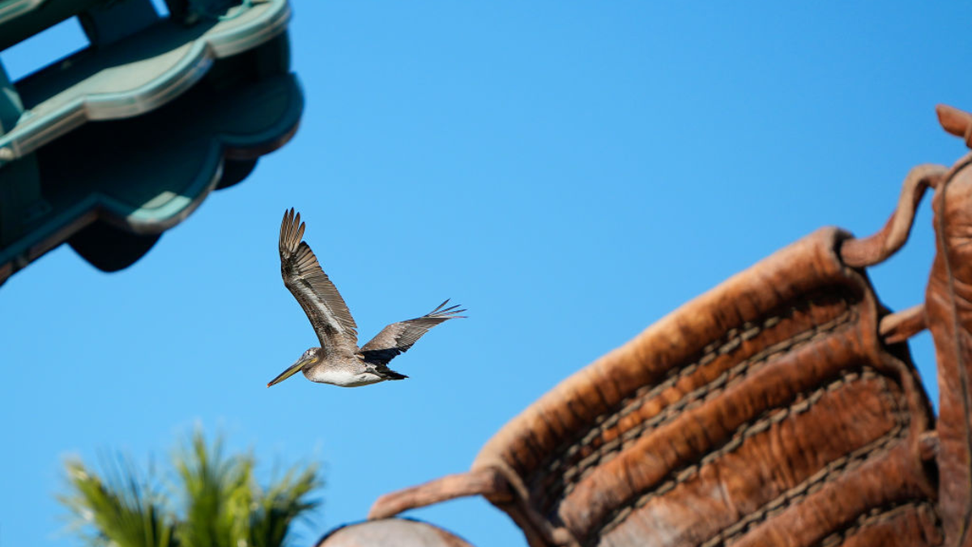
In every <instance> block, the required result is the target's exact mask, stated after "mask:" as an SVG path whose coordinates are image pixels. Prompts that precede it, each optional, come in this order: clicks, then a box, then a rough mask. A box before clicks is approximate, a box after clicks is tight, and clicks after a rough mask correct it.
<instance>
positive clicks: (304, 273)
mask: <svg viewBox="0 0 972 547" xmlns="http://www.w3.org/2000/svg"><path fill="white" fill-rule="evenodd" d="M303 237H304V223H303V222H301V221H300V213H297V215H296V216H294V210H293V208H291V209H290V210H289V211H287V212H286V213H284V217H283V222H282V223H281V224H280V245H279V247H280V274H281V275H282V276H283V280H284V285H286V286H287V288H288V289H290V292H291V293H293V295H294V298H296V299H297V302H300V307H301V308H304V313H306V314H307V318H308V319H310V322H311V325H312V326H313V327H314V331H315V332H317V338H318V339H319V340H320V341H321V347H323V348H325V350H328V349H331V348H334V347H335V345H338V344H341V343H350V344H352V346H353V347H354V348H357V346H358V326H357V325H355V324H354V318H353V317H351V312H350V311H348V305H347V304H345V303H344V299H343V298H341V293H339V292H338V290H337V288H336V287H335V286H334V283H331V280H330V279H328V278H327V274H325V273H324V270H322V269H321V265H320V264H319V263H318V262H317V257H316V256H314V252H313V251H311V248H310V246H308V245H307V244H306V243H304V242H303V241H301V239H302V238H303Z"/></svg>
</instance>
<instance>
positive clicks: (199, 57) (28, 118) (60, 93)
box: [0, 0, 290, 162]
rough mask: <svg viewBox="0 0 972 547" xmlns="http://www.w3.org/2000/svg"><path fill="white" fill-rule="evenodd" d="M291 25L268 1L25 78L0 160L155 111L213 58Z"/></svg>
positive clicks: (285, 12) (166, 25)
mask: <svg viewBox="0 0 972 547" xmlns="http://www.w3.org/2000/svg"><path fill="white" fill-rule="evenodd" d="M289 19H290V7H289V5H288V4H287V2H286V1H285V0H267V1H265V2H261V3H254V4H252V5H242V6H237V7H234V8H231V10H230V11H229V12H228V13H227V14H226V16H224V17H222V18H219V19H214V20H210V21H202V22H199V23H197V24H195V25H192V26H188V27H187V26H184V25H181V24H179V23H176V22H173V21H169V20H164V21H160V22H159V23H157V24H155V25H153V26H152V27H151V28H149V29H147V30H145V31H143V32H140V33H138V34H136V35H134V36H131V37H129V38H126V39H124V40H120V41H118V42H115V43H113V44H111V45H109V46H108V47H104V48H96V49H89V50H85V51H81V52H79V53H77V54H75V55H73V56H71V57H69V58H68V59H65V60H63V61H61V62H59V63H57V64H55V65H52V66H50V67H48V68H46V69H44V70H42V71H40V72H38V73H36V74H34V75H32V76H29V77H27V78H25V79H23V80H21V81H19V82H17V83H16V84H15V87H16V90H17V92H18V93H19V95H20V99H21V102H22V103H23V107H24V113H23V115H22V116H21V118H20V120H19V121H18V123H17V124H16V125H15V126H14V127H13V128H12V129H11V131H9V132H8V133H6V134H4V135H0V162H9V161H13V160H15V159H18V158H23V157H25V156H27V155H28V154H30V153H31V152H33V151H34V150H37V149H38V148H40V147H42V146H44V144H46V143H48V142H51V141H52V140H54V139H56V138H58V137H60V136H61V135H64V134H66V133H68V132H70V131H72V130H73V129H75V128H77V127H79V126H81V125H83V124H85V123H88V122H91V121H95V120H112V119H119V118H128V117H132V116H138V115H141V114H144V113H146V112H150V111H152V110H154V109H156V108H159V107H160V106H162V105H164V104H166V103H168V102H169V101H172V100H173V99H175V98H176V97H178V96H179V95H181V94H182V93H185V92H186V91H187V90H188V89H190V88H191V87H192V86H193V85H194V84H195V83H196V82H198V81H199V80H200V79H201V78H202V77H203V76H205V75H206V74H207V73H208V72H209V70H210V69H211V68H212V66H213V65H214V63H215V62H216V61H218V60H219V59H223V58H227V57H231V56H234V55H237V54H239V53H242V52H244V51H248V50H250V49H253V48H256V47H258V46H260V45H261V44H263V43H266V42H267V41H269V40H272V39H273V38H274V37H276V36H278V35H280V34H281V33H282V32H284V31H285V30H286V28H287V23H288V21H289Z"/></svg>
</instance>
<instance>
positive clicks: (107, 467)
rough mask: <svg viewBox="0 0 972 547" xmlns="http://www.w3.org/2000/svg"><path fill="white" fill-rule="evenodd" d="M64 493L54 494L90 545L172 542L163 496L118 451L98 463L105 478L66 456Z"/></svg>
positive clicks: (165, 545) (146, 546)
mask: <svg viewBox="0 0 972 547" xmlns="http://www.w3.org/2000/svg"><path fill="white" fill-rule="evenodd" d="M66 466H67V475H68V476H67V479H68V484H69V493H68V494H66V495H63V496H60V497H59V499H60V501H61V503H63V504H64V505H65V506H66V507H68V509H70V510H71V512H72V513H73V514H74V516H75V518H76V522H75V527H76V528H79V529H80V530H81V533H82V535H83V536H84V537H85V539H86V540H87V542H88V543H89V544H91V545H96V546H103V545H109V544H114V545H117V546H119V547H176V546H177V545H178V541H177V540H176V538H175V537H174V533H173V532H174V530H175V524H174V519H173V518H172V516H171V515H170V514H168V512H167V511H166V510H165V499H164V498H163V497H162V496H161V495H160V494H159V493H158V492H157V491H155V489H154V488H153V487H152V485H151V484H150V482H149V480H148V478H147V477H143V476H142V475H141V474H140V473H139V472H138V470H137V469H136V468H135V466H134V465H132V463H131V462H130V461H129V460H128V459H126V458H122V457H119V458H118V459H117V460H115V461H108V460H107V459H106V460H105V461H104V463H103V464H102V468H103V473H104V476H105V478H104V479H103V478H101V477H100V476H99V475H98V474H97V473H95V472H93V471H92V470H90V469H88V468H87V467H85V465H84V464H83V463H81V462H80V461H76V460H75V461H69V462H67V464H66Z"/></svg>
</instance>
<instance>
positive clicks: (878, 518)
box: [817, 500, 941, 547]
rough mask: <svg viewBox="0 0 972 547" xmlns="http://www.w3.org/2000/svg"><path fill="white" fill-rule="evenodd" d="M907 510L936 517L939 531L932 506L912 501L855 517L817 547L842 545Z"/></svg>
mask: <svg viewBox="0 0 972 547" xmlns="http://www.w3.org/2000/svg"><path fill="white" fill-rule="evenodd" d="M908 509H911V510H913V511H915V512H919V513H920V512H921V511H922V510H926V511H928V512H929V513H930V514H931V515H932V516H935V517H936V518H935V528H936V529H938V530H939V531H940V530H941V522H940V521H939V520H938V518H937V515H936V514H935V510H934V507H933V506H932V504H930V503H928V502H927V501H925V500H912V501H907V502H903V503H893V504H890V505H886V506H884V507H877V508H874V509H871V510H870V511H868V512H867V513H863V514H861V515H860V516H859V517H857V520H855V521H854V522H853V523H851V524H850V525H849V526H848V527H846V528H844V529H843V530H840V531H837V532H834V533H832V534H830V535H829V536H827V537H825V538H823V539H822V540H821V541H820V542H819V543H818V544H817V545H818V546H819V547H835V546H837V545H842V544H843V543H844V542H845V541H847V540H848V539H850V538H852V537H854V536H856V535H857V534H859V533H861V532H863V531H864V530H866V529H867V528H869V527H871V526H874V525H877V524H883V523H884V522H887V521H890V520H893V519H895V518H897V517H898V516H899V515H901V514H902V513H905V512H906V511H907V510H908Z"/></svg>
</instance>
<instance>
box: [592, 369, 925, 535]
mask: <svg viewBox="0 0 972 547" xmlns="http://www.w3.org/2000/svg"><path fill="white" fill-rule="evenodd" d="M861 378H867V379H872V378H881V379H882V380H883V379H884V377H883V376H880V375H878V374H877V373H875V372H874V371H873V370H872V369H870V368H868V367H865V368H864V371H863V372H862V373H856V372H848V373H845V374H844V375H843V376H842V377H841V378H840V379H837V380H835V381H833V382H831V383H829V384H827V385H826V386H822V387H819V388H817V389H815V390H813V391H812V392H810V393H809V395H807V396H806V397H804V398H802V399H800V400H798V401H797V402H795V403H793V404H791V405H790V406H788V407H786V408H777V409H772V410H767V411H764V412H763V413H761V414H760V415H759V416H757V417H756V418H755V419H754V420H752V421H750V422H747V423H745V424H742V425H741V426H739V428H737V430H736V432H735V433H734V434H733V436H732V437H731V438H730V440H729V441H728V442H727V443H725V444H724V445H723V446H722V447H720V448H719V449H718V450H716V451H713V452H711V453H709V454H706V455H705V456H704V457H703V458H702V459H701V460H700V463H697V464H690V465H686V466H684V467H683V468H681V469H677V470H672V471H671V472H669V476H671V475H674V477H673V478H671V479H669V480H667V481H665V482H663V483H661V484H660V485H659V486H658V487H656V488H653V489H652V490H650V491H648V492H646V493H644V494H642V495H641V496H639V497H638V498H637V499H635V500H634V501H633V502H629V503H627V504H626V505H625V506H624V507H619V508H616V509H615V510H614V511H612V512H611V513H610V514H609V515H608V516H607V517H606V518H605V519H604V521H603V522H604V524H603V525H601V526H599V527H598V528H596V529H597V532H594V533H593V534H590V535H589V536H588V537H589V538H590V539H589V541H588V542H587V543H588V544H589V545H591V544H593V543H596V542H597V540H598V539H599V538H600V537H602V536H603V535H604V534H607V533H609V532H610V531H611V530H613V529H614V528H615V527H616V526H618V525H619V524H620V523H621V522H623V521H624V520H625V519H626V518H627V517H628V516H629V515H630V514H631V513H632V512H633V511H634V510H636V509H639V508H641V507H644V506H645V505H646V504H647V503H648V502H649V501H651V500H652V499H654V498H656V497H659V496H662V495H664V494H666V493H668V492H669V491H671V490H673V489H674V488H675V487H677V486H678V485H679V484H681V483H684V482H686V481H688V480H690V479H692V478H694V477H695V476H696V475H697V474H698V472H699V470H700V469H701V467H702V466H704V465H707V464H709V463H712V462H714V461H716V460H718V459H719V458H721V457H722V456H725V455H727V454H730V453H732V452H734V451H735V450H737V449H738V448H739V447H741V446H742V445H743V442H744V441H745V440H746V439H748V438H750V437H753V436H755V435H759V434H761V433H764V432H766V431H767V430H769V428H770V427H771V426H772V425H774V424H778V423H780V422H782V421H783V420H785V419H787V418H789V417H790V416H795V415H799V414H802V413H804V412H807V411H808V410H810V408H811V407H812V406H813V404H815V403H816V402H818V401H819V400H820V399H821V398H822V397H823V395H824V393H826V392H827V391H835V390H837V389H840V388H841V387H842V386H843V385H845V384H848V383H850V382H854V381H858V380H860V379H861ZM881 385H882V388H883V389H882V393H886V394H887V395H890V393H888V391H887V382H886V381H882V382H881ZM798 398H799V396H798ZM891 400H892V401H894V402H893V406H892V409H893V410H894V414H895V416H896V417H897V420H896V423H895V426H894V427H892V428H891V429H890V430H889V431H888V432H886V433H885V434H884V435H882V436H881V437H879V438H877V439H875V440H874V441H871V442H870V443H868V444H866V445H864V446H863V447H861V448H858V449H857V450H854V451H853V452H851V453H850V454H848V455H846V456H841V457H839V458H837V459H836V460H834V461H832V462H830V463H829V464H827V465H826V466H825V467H824V468H823V469H821V470H820V471H818V472H816V473H814V474H813V475H811V476H810V477H808V478H807V479H806V480H804V481H803V482H802V483H800V484H799V485H797V486H795V487H793V488H791V489H790V490H788V491H786V492H785V493H783V494H782V495H780V496H778V497H777V498H776V499H774V500H772V501H770V502H769V503H767V504H766V505H764V506H763V507H762V508H760V510H758V511H756V512H755V513H752V514H751V515H747V516H746V517H745V518H744V519H742V520H741V521H739V522H737V523H735V524H733V525H732V526H730V527H729V528H726V529H725V530H723V531H721V532H719V534H718V535H717V536H715V537H713V538H711V539H709V540H707V541H706V542H705V543H704V544H703V545H704V546H706V547H710V546H712V545H718V544H720V543H723V542H724V541H728V540H731V539H733V538H735V537H736V536H738V535H742V534H744V533H746V532H747V531H749V529H751V528H752V527H753V526H755V525H757V524H759V523H761V522H763V521H765V520H767V519H768V518H770V517H772V516H775V515H776V514H778V513H779V512H782V511H783V510H785V509H786V508H787V507H789V506H790V505H793V504H795V503H796V502H798V501H800V500H802V499H803V498H804V497H806V496H807V495H809V494H812V493H813V492H816V491H817V490H819V489H820V488H822V487H823V485H824V484H826V483H827V482H830V481H832V480H834V479H835V478H836V477H838V476H839V475H840V474H841V473H842V472H843V471H846V470H850V469H853V468H856V467H858V466H859V465H860V464H861V463H863V462H864V461H865V460H866V459H867V458H868V457H870V456H871V455H873V454H875V453H879V452H881V451H883V450H884V449H886V447H887V446H888V445H889V444H891V443H892V442H893V441H894V440H896V439H897V438H898V437H900V436H902V435H903V434H906V433H907V430H908V429H907V423H908V422H909V418H910V416H909V415H908V414H907V413H902V412H901V411H900V409H899V405H898V404H897V401H896V399H894V397H893V396H892V397H891Z"/></svg>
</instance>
